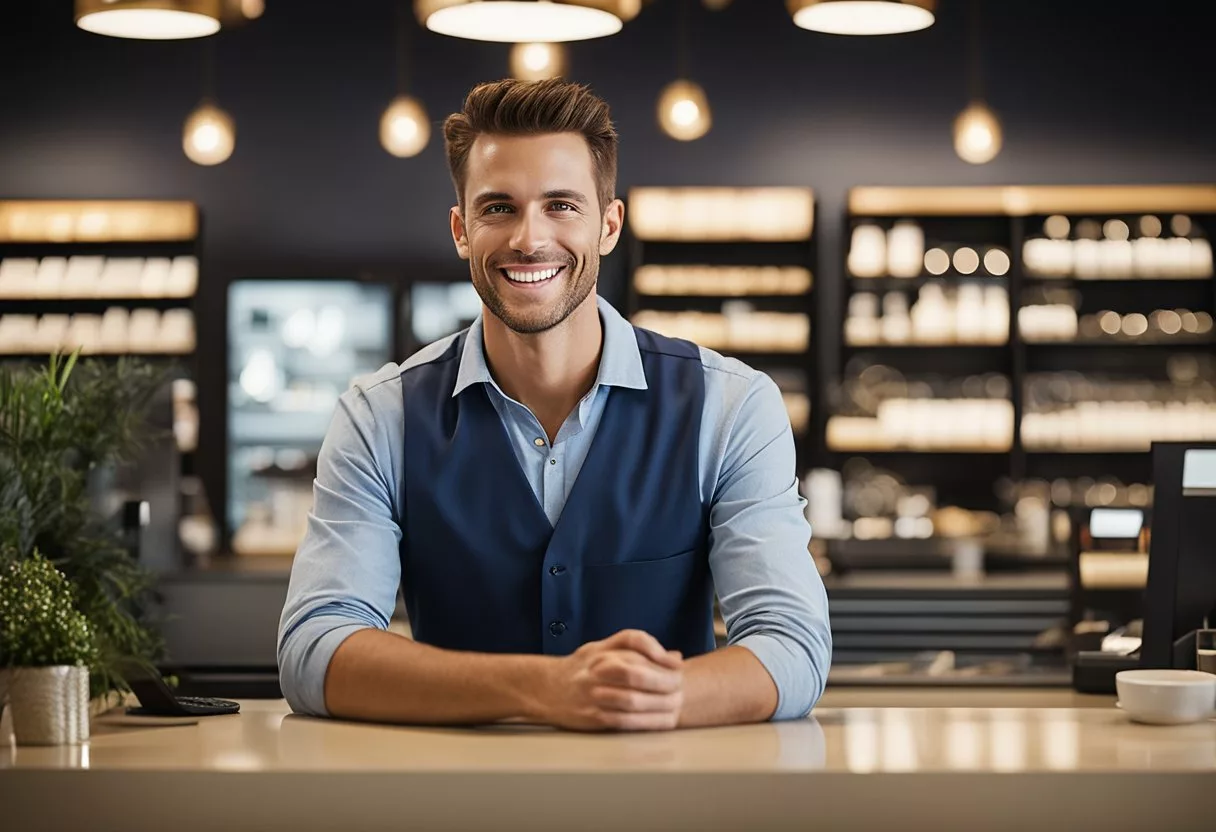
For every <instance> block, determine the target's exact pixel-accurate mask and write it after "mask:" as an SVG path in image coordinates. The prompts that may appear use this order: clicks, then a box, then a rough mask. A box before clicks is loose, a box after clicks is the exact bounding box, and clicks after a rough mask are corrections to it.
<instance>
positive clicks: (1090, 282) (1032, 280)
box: [1025, 275, 1212, 289]
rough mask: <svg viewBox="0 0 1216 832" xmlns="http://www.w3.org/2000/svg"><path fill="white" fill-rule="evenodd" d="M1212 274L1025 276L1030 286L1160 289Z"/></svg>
mask: <svg viewBox="0 0 1216 832" xmlns="http://www.w3.org/2000/svg"><path fill="white" fill-rule="evenodd" d="M1211 280H1212V276H1211V275H1207V276H1205V277H1193V276H1183V277H1102V278H1085V277H1041V276H1037V275H1027V276H1026V278H1025V281H1026V285H1028V286H1035V287H1038V286H1066V287H1068V288H1070V289H1079V288H1081V287H1083V286H1097V287H1102V288H1105V287H1108V286H1120V287H1131V288H1141V287H1143V288H1153V289H1160V288H1164V287H1172V286H1194V285H1203V284H1205V283H1210V282H1211Z"/></svg>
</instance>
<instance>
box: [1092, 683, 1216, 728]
mask: <svg viewBox="0 0 1216 832" xmlns="http://www.w3.org/2000/svg"><path fill="white" fill-rule="evenodd" d="M1115 688H1116V690H1118V692H1119V707H1120V708H1121V709H1122V710H1123V711H1124V712H1125V713H1126V714H1127V715H1128V716H1129V717H1130V718H1131V719H1132V721H1134V722H1144V723H1148V724H1150V725H1183V724H1185V723H1188V722H1198V721H1199V720H1202V719H1208V718H1210V717H1212V716H1214V715H1216V675H1213V674H1211V673H1200V672H1199V671H1198V670H1122V671H1120V672H1119V673H1116V674H1115Z"/></svg>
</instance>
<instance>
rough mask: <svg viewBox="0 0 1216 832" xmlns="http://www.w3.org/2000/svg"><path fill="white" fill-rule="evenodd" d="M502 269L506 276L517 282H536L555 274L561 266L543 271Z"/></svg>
mask: <svg viewBox="0 0 1216 832" xmlns="http://www.w3.org/2000/svg"><path fill="white" fill-rule="evenodd" d="M503 271H504V272H506V273H507V277H509V278H510V279H511V280H514V281H516V282H517V283H538V282H540V281H542V280H548V279H549V278H551V277H553V276H555V275H556V274H557V273H558V272H560V271H561V267H560V266H559V267H558V268H556V269H545V270H544V271H540V272H517V271H513V270H511V269H503Z"/></svg>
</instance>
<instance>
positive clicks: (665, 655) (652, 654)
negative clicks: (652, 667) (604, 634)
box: [606, 630, 684, 668]
mask: <svg viewBox="0 0 1216 832" xmlns="http://www.w3.org/2000/svg"><path fill="white" fill-rule="evenodd" d="M606 643H607V644H608V645H609V646H611V647H618V648H619V647H625V648H628V649H630V650H634V651H636V652H638V653H641V654H642V655H643V656H645V657H646V658H648V659H650V660H651V661H652V662H654V663H655V664H658V665H662V666H663V667H671V668H677V667H679V666H680V665H681V664H682V663H683V661H684V657H683V656H681V655H680V653H679V651H676V650H664V649H663V645H661V644H659V640H658V639H656V638H655V637H654V636H652V635H651V634H650V633H647V632H645V631H643V630H621V631H620V632H618V633H615V634H614V635H612V636H610V637H609V638H608V639H607V641H606Z"/></svg>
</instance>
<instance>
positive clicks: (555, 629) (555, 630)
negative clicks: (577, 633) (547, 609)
mask: <svg viewBox="0 0 1216 832" xmlns="http://www.w3.org/2000/svg"><path fill="white" fill-rule="evenodd" d="M549 632H550V633H551V634H552V635H555V636H560V635H561V634H562V633H564V632H566V624H565V622H563V621H554V622H553V623H552V624H550V625H549Z"/></svg>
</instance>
